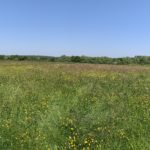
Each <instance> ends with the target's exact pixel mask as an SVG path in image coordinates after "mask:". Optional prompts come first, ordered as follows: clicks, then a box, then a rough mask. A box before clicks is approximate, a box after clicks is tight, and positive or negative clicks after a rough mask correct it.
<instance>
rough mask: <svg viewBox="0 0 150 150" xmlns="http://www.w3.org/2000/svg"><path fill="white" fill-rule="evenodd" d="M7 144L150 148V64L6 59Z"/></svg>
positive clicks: (3, 131) (2, 143) (2, 96)
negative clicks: (65, 62)
mask: <svg viewBox="0 0 150 150" xmlns="http://www.w3.org/2000/svg"><path fill="white" fill-rule="evenodd" d="M0 114H1V117H0V149H1V150H65V149H66V150H148V149H150V66H117V65H116V66H115V65H92V64H57V63H56V64H52V63H44V62H41V63H38V62H11V61H1V62H0Z"/></svg>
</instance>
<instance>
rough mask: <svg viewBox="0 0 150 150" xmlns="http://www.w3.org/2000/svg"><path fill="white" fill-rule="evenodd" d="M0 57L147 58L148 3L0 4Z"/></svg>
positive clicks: (38, 0)
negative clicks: (83, 56) (78, 56)
mask: <svg viewBox="0 0 150 150" xmlns="http://www.w3.org/2000/svg"><path fill="white" fill-rule="evenodd" d="M0 54H20V55H51V56H60V55H63V54H65V55H87V56H109V57H122V56H135V55H150V0H0Z"/></svg>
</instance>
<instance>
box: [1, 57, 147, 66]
mask: <svg viewBox="0 0 150 150" xmlns="http://www.w3.org/2000/svg"><path fill="white" fill-rule="evenodd" d="M0 60H16V61H26V60H28V61H48V62H66V63H93V64H150V56H135V57H122V58H110V57H88V56H65V55H63V56H60V57H53V56H23V55H9V56H8V55H0Z"/></svg>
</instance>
